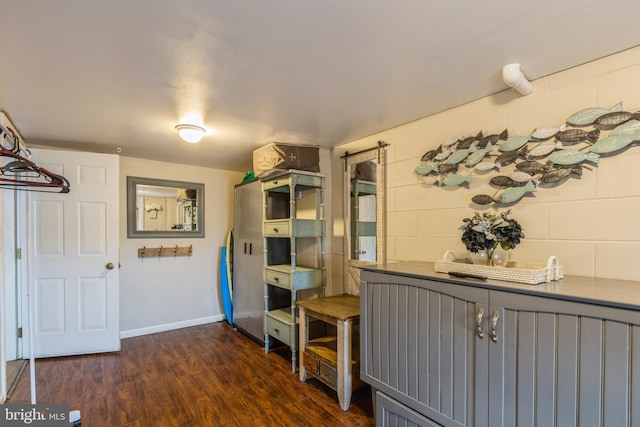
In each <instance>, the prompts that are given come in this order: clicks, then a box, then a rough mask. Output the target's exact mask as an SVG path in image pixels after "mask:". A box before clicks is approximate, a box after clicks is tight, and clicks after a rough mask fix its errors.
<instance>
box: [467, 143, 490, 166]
mask: <svg viewBox="0 0 640 427" xmlns="http://www.w3.org/2000/svg"><path fill="white" fill-rule="evenodd" d="M491 151H493V145H492V144H491V143H489V144H487V145H486V147H485V148H481V149H479V150H476V151H475V153H471V154H470V155H469V157H467V161H466V162H465V164H464V165H465V166H466V167H468V168H470V167H472V166H475V165H477V164H478V163H480V161H481V160H482V159H484V158H485V156H486V155H487V154H489V153H490V152H491Z"/></svg>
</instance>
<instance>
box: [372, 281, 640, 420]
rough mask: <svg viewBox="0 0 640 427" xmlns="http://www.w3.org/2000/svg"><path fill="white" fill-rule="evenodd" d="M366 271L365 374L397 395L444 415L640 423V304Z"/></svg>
mask: <svg viewBox="0 0 640 427" xmlns="http://www.w3.org/2000/svg"><path fill="white" fill-rule="evenodd" d="M361 277H362V280H363V283H362V284H361V304H362V309H361V327H362V328H363V333H362V335H361V336H362V341H361V345H362V350H361V351H362V355H363V356H362V357H363V363H362V365H361V376H362V379H363V380H364V381H366V382H368V383H370V384H372V385H373V386H374V387H375V388H376V389H378V390H380V391H381V392H382V393H384V394H385V395H387V396H388V398H389V399H392V400H393V401H395V402H396V404H398V405H401V406H406V407H407V408H411V410H413V411H416V412H417V413H418V414H419V415H421V416H423V417H426V418H427V419H428V420H429V421H430V422H434V423H436V424H439V425H444V426H460V425H465V426H491V427H496V426H503V427H512V426H516V425H517V426H518V427H520V426H562V427H564V426H604V427H618V426H637V427H640V326H639V325H640V313H639V312H638V311H634V310H628V309H625V308H614V307H608V306H599V305H595V304H586V303H579V302H572V301H564V300H557V299H554V298H552V297H549V298H547V297H537V296H532V295H526V294H519V293H514V292H505V291H500V290H493V289H491V290H490V289H486V288H478V287H476V286H474V285H473V284H469V285H468V286H465V285H462V284H459V283H451V282H446V281H442V280H429V279H420V278H417V277H413V276H407V277H405V276H401V275H398V274H385V273H381V272H374V271H370V270H365V271H363V272H362V276H361ZM480 308H482V309H483V311H484V313H483V317H482V319H481V322H480V326H481V331H482V337H481V336H480V335H481V334H480V333H479V331H478V330H477V321H478V317H477V314H478V309H480ZM495 316H497V317H495ZM494 317H495V319H496V320H495V328H494V322H493V319H494ZM393 365H396V366H393ZM412 378H415V380H413V381H412ZM396 415H397V412H395V413H394V416H393V417H392V416H391V415H390V414H387V416H386V418H384V419H383V424H380V422H381V421H380V419H378V418H377V422H378V423H379V424H378V425H397V424H394V423H400V422H402V423H404V422H408V421H407V420H405V419H401V418H398V417H397V416H396ZM401 425H407V424H401Z"/></svg>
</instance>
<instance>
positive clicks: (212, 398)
mask: <svg viewBox="0 0 640 427" xmlns="http://www.w3.org/2000/svg"><path fill="white" fill-rule="evenodd" d="M285 350H286V351H285ZM36 377H37V397H38V403H66V404H69V405H70V408H71V409H79V410H80V411H81V414H82V422H83V425H90V426H95V427H102V426H105V427H157V426H163V427H165V426H166V427H170V426H190V427H193V426H203V427H204V426H230V427H234V426H245V425H251V426H257V427H267V426H269V427H271V426H274V425H277V426H292V427H298V426H314V427H315V426H327V427H329V426H331V427H334V426H351V427H365V426H373V425H374V420H373V408H372V405H371V393H370V390H369V388H368V387H366V386H365V387H364V388H362V389H360V390H358V391H356V392H355V393H354V395H353V397H352V403H351V407H350V409H349V411H347V412H344V411H342V410H341V409H340V406H339V404H338V398H337V395H336V393H335V391H333V390H331V389H330V388H328V387H327V386H325V385H324V384H322V383H320V382H319V381H316V380H314V379H309V380H308V381H307V382H304V383H303V382H301V381H300V380H299V379H298V375H297V374H293V373H291V359H290V354H289V352H288V349H283V350H274V351H271V352H269V354H265V353H264V349H263V347H261V346H260V345H258V344H257V343H255V342H254V341H252V340H250V339H249V338H247V337H246V336H244V335H242V334H241V333H240V332H238V331H235V330H233V329H232V328H231V327H229V326H228V325H227V324H226V323H223V322H219V323H212V324H207V325H201V326H195V327H191V328H184V329H178V330H174V331H168V332H162V333H158V334H151V335H145V336H141V337H134V338H127V339H124V340H122V349H121V351H119V352H113V353H104V354H95V355H84V356H69V357H56V358H49V359H38V360H37V361H36ZM29 402H30V391H29V371H28V369H26V370H25V372H24V373H23V375H22V376H21V378H20V380H19V381H18V383H17V385H16V388H15V391H14V393H13V396H12V397H11V399H10V400H9V401H8V402H7V403H29Z"/></svg>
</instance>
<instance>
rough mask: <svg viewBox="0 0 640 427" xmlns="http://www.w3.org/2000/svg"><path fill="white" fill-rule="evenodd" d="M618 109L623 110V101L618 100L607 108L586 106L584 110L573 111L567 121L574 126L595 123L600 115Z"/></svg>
mask: <svg viewBox="0 0 640 427" xmlns="http://www.w3.org/2000/svg"><path fill="white" fill-rule="evenodd" d="M617 111H622V102H618V103H617V104H616V105H614V106H613V107H611V108H609V109H606V108H597V107H596V108H585V109H584V110H580V111H578V112H576V113H573V114H572V115H571V116H569V118H568V119H567V123H569V124H570V125H572V126H587V125H590V124H593V122H595V121H596V120H597V119H598V117H601V116H604V115H605V114H607V113H614V112H617Z"/></svg>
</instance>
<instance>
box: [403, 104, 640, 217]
mask: <svg viewBox="0 0 640 427" xmlns="http://www.w3.org/2000/svg"><path fill="white" fill-rule="evenodd" d="M571 126H572V127H571ZM589 126H590V127H591V128H588V127H589ZM487 133H488V135H487V136H483V131H479V132H477V133H476V134H475V135H474V136H467V137H461V136H453V137H450V138H447V139H446V140H444V141H443V142H442V143H441V144H440V145H439V146H438V147H436V148H434V149H432V150H429V151H427V152H426V153H424V154H423V155H422V157H421V158H420V163H419V164H418V165H417V166H416V168H415V169H414V174H415V175H416V177H417V179H418V180H419V182H422V183H423V184H425V185H433V186H447V187H451V186H468V187H470V188H472V185H471V184H472V181H473V177H472V173H471V171H472V170H475V171H477V172H479V176H480V177H481V180H482V181H483V182H486V183H488V184H489V185H491V186H492V187H494V188H495V189H496V193H495V194H493V195H487V194H477V195H475V196H473V197H472V198H471V202H472V203H474V204H476V205H490V204H494V203H495V204H511V203H517V202H518V201H519V200H520V199H522V198H523V197H524V196H526V195H527V194H529V193H533V192H535V191H537V189H538V188H539V187H538V185H539V184H541V185H542V187H541V188H544V189H550V188H555V187H557V186H558V185H560V184H562V183H564V182H565V181H566V180H567V179H568V178H570V177H573V178H579V177H581V176H582V173H583V169H585V168H586V169H587V170H591V168H590V167H589V166H587V164H588V163H591V164H594V165H598V163H599V160H600V155H608V154H612V153H616V152H620V151H622V150H624V149H626V148H627V147H629V146H632V145H634V144H638V145H640V110H638V111H637V112H628V111H623V109H622V102H619V103H617V104H616V105H613V106H611V107H610V108H599V107H595V108H585V109H583V110H580V111H578V112H576V113H574V114H572V115H571V116H569V118H567V120H566V121H565V123H563V124H562V125H561V126H559V127H547V128H536V129H534V130H533V131H531V133H530V134H528V135H522V134H520V135H517V136H512V137H509V131H508V130H507V129H504V130H503V131H502V132H500V133H490V132H487ZM603 133H604V134H603ZM467 135H468V134H467ZM601 136H602V137H601ZM463 169H467V170H468V173H464V172H462V170H463ZM496 171H499V172H496ZM473 186H474V187H475V184H474V185H473Z"/></svg>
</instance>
